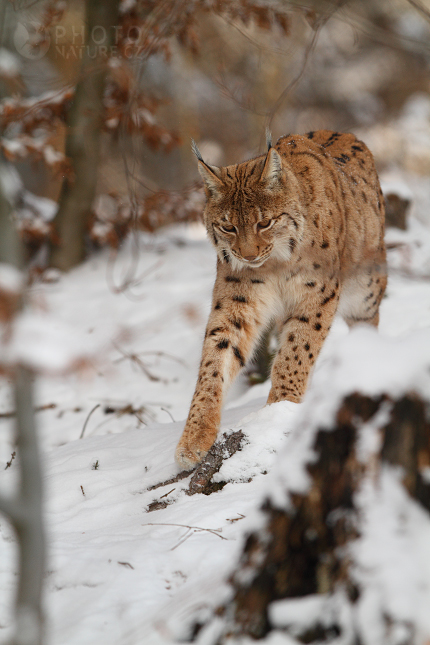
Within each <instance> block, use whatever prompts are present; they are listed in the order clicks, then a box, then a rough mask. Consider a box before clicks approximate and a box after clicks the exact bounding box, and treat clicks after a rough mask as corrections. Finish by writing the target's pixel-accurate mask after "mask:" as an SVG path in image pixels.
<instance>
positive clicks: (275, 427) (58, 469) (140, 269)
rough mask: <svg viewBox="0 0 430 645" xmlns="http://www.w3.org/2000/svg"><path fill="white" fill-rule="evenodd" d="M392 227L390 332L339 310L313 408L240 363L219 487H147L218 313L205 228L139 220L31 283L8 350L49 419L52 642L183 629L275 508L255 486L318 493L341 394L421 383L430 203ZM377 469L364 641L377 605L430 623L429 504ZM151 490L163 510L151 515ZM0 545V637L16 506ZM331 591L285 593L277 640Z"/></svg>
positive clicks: (367, 533)
mask: <svg viewBox="0 0 430 645" xmlns="http://www.w3.org/2000/svg"><path fill="white" fill-rule="evenodd" d="M411 190H412V192H414V185H411ZM414 195H415V192H414ZM422 203H423V204H425V201H423V202H422ZM45 210H46V209H45ZM426 222H427V223H426ZM387 239H389V240H391V241H395V242H396V243H398V244H399V245H400V246H396V248H393V249H392V250H390V252H389V267H390V282H389V287H388V291H387V298H386V299H384V300H383V302H382V306H381V323H380V331H379V333H376V331H374V330H372V329H366V328H357V329H355V330H353V331H352V332H348V330H347V327H346V325H345V324H344V323H343V321H341V320H338V321H336V322H335V324H334V325H333V328H332V330H331V332H330V335H329V337H328V338H327V340H326V343H325V345H324V348H323V351H322V352H321V355H320V357H319V359H318V361H317V364H316V367H315V371H314V374H313V377H312V382H311V386H310V388H309V390H308V392H307V394H306V397H305V401H304V403H303V404H302V405H300V406H298V405H295V404H293V403H288V402H282V403H277V404H274V405H272V406H270V407H263V406H264V402H265V399H266V397H267V394H268V389H269V385H268V384H262V385H259V386H255V387H253V388H251V389H250V388H248V386H247V384H246V380H245V379H244V378H241V379H240V380H239V381H238V383H237V385H235V387H234V388H233V390H232V393H231V395H230V397H229V401H228V404H227V406H226V409H225V411H224V415H223V421H222V428H221V429H222V431H224V432H232V431H234V430H235V429H239V428H241V429H242V430H243V433H244V435H245V444H244V446H243V449H242V450H241V451H240V452H237V453H236V454H235V455H233V456H232V457H231V458H230V459H228V460H226V461H225V462H224V464H223V466H222V468H221V470H220V472H219V473H218V474H217V475H216V476H215V479H216V480H217V481H223V482H227V483H226V485H225V486H224V487H223V488H222V489H221V490H219V491H218V492H216V493H213V494H211V495H210V496H202V495H194V496H188V495H186V494H185V490H186V488H187V486H188V484H189V479H190V476H189V477H187V478H185V479H182V480H180V481H178V482H175V483H172V484H168V483H167V484H164V485H161V486H159V487H156V488H152V489H151V487H154V486H157V485H158V484H163V482H166V481H167V480H169V479H171V478H173V477H175V475H176V474H177V473H178V467H177V466H176V464H175V462H174V459H173V453H174V448H175V445H176V443H177V441H178V439H179V436H180V434H181V431H182V428H183V424H184V419H185V417H186V415H187V412H188V406H189V404H190V400H191V396H192V393H193V390H194V385H195V378H196V374H197V368H198V364H199V359H200V350H201V344H202V340H203V334H204V327H205V323H206V318H207V315H208V312H209V308H210V295H211V287H212V283H213V279H214V274H215V254H214V252H213V250H212V249H211V248H210V245H209V243H208V242H207V241H206V240H205V239H204V238H203V236H202V228H201V226H197V225H193V226H190V227H185V226H183V227H173V228H171V229H169V230H166V231H165V232H162V233H159V234H157V235H155V236H149V235H144V234H141V235H137V234H136V235H134V236H132V237H130V239H129V240H127V241H126V243H125V244H124V246H123V248H122V249H121V251H120V252H119V253H118V254H117V255H114V254H111V253H109V252H107V251H104V252H101V253H99V254H97V255H94V256H93V257H92V258H91V259H90V260H89V261H88V262H87V263H86V264H84V265H82V266H81V267H79V268H77V269H76V270H74V271H73V272H71V273H69V274H67V275H58V274H57V275H56V276H55V277H56V279H55V281H54V280H51V279H50V278H49V279H48V276H47V280H46V281H40V282H37V283H35V284H34V285H33V287H32V292H31V301H32V310H31V311H29V312H28V313H26V314H23V316H22V317H20V318H19V320H18V324H17V325H16V329H15V332H14V333H15V334H16V336H15V340H12V343H11V345H10V349H9V350H8V351H9V352H10V354H9V359H8V360H10V361H12V360H18V359H19V360H21V361H22V362H27V364H31V365H32V366H33V367H34V368H35V369H37V370H41V371H42V372H43V374H42V376H40V377H38V378H37V380H36V398H37V412H36V420H37V423H38V428H39V436H40V441H41V446H42V452H43V475H44V486H45V499H46V502H45V516H46V521H47V531H48V539H49V559H48V565H47V574H46V580H45V610H46V614H47V626H48V627H47V628H48V637H49V642H52V643H55V644H56V645H63V644H64V645H75V644H76V645H77V644H78V643H79V645H86V644H88V645H89V644H91V645H93V644H97V643H103V645H118V644H120V645H122V644H124V645H125V644H130V645H133V644H137V643H143V642H144V643H145V644H149V645H162V644H163V645H166V644H172V643H174V642H176V641H177V639H184V638H186V637H187V636H189V635H190V633H191V632H192V630H193V627H194V625H195V624H196V623H197V622H199V621H200V622H202V621H204V620H205V619H206V618H207V617H208V616H209V615H210V612H211V610H212V609H213V608H214V607H216V606H217V604H219V603H220V602H223V601H224V600H225V599H226V598H228V597H229V594H230V593H231V591H230V588H229V586H228V583H227V582H226V581H227V579H228V576H229V575H230V573H231V571H232V570H233V569H234V567H235V565H236V563H237V560H238V558H239V555H240V553H241V550H242V548H243V541H244V538H245V536H246V534H247V533H248V532H249V531H250V530H251V529H252V528H255V527H257V526H260V525H261V523H262V521H263V520H262V515H261V514H260V513H259V511H258V508H259V505H260V503H261V501H262V500H263V499H264V498H265V497H267V496H268V495H271V497H272V500H273V501H274V503H276V504H278V503H279V504H281V503H285V502H286V501H287V493H286V491H293V490H294V491H305V490H306V489H307V486H308V484H309V476H308V474H307V471H306V468H305V465H306V463H309V461H311V460H312V459H313V458H314V455H313V451H312V439H313V436H314V433H315V428H316V427H317V426H319V427H327V428H328V427H329V426H330V423H331V421H332V419H333V415H334V413H335V410H336V406H337V405H338V403H339V402H340V400H341V398H342V397H343V396H344V395H345V394H347V393H349V392H352V391H354V390H360V391H362V392H364V393H366V394H369V395H371V396H374V395H376V394H378V393H381V392H384V391H390V392H391V393H392V394H393V395H395V396H397V395H400V394H401V393H404V392H407V391H410V390H413V391H416V392H419V393H422V394H423V393H427V394H428V391H429V386H430V383H429V379H430V371H429V367H430V284H429V282H428V280H426V279H423V275H424V274H428V270H429V269H430V267H429V258H430V230H429V226H428V214H427V213H424V212H423V211H422V210H419V211H418V212H417V211H415V216H414V217H412V218H411V220H410V225H409V227H408V230H407V231H404V232H402V231H393V230H390V231H389V232H388V233H387ZM417 273H418V277H417V275H416V274H417ZM77 364H79V366H80V369H79V370H78V371H75V369H72V367H75V366H76V365H77ZM59 373H61V374H62V375H60V376H58V374H59ZM1 385H2V387H1V388H0V414H2V415H4V414H5V413H8V412H10V411H11V410H12V409H13V402H12V397H11V391H10V388H9V387H8V383H7V380H6V378H3V381H2V384H1ZM387 412H388V411H387V410H385V411H382V412H381V415H380V417H379V419H377V420H376V421H375V420H374V423H369V424H366V425H365V426H363V428H361V438H360V443H359V447H360V455H361V458H362V459H363V460H364V461H365V460H366V459H368V458H369V456H371V455H372V454H373V453H374V452H375V451H376V450H377V449H378V437H377V431H378V426H379V425H380V424H381V423H383V420H384V414H387ZM172 417H173V419H174V421H172ZM0 423H1V424H2V426H3V427H2V430H3V431H2V433H1V435H0V437H1V441H0V461H1V463H4V464H6V462H8V461H9V459H10V456H11V453H12V452H13V450H14V444H13V436H12V432H11V428H12V423H13V419H10V418H8V417H6V416H0ZM82 434H83V438H82V439H80V436H81V435H82ZM18 458H19V457H17V459H18ZM17 459H15V460H14V461H13V463H12V465H11V466H10V467H9V468H7V469H5V470H3V469H2V470H1V471H0V490H2V491H5V492H10V491H11V490H12V489H13V486H14V485H16V480H17V472H18V471H17V463H18V462H17ZM378 481H379V488H377V487H375V485H374V482H372V480H371V479H369V480H366V482H365V484H364V486H363V488H362V490H361V491H360V494H359V496H358V499H357V503H358V504H359V505H360V508H361V509H362V513H363V532H362V535H361V537H360V539H359V540H357V541H356V542H355V543H354V545H353V546H351V549H352V551H351V554H352V556H353V557H354V562H355V569H354V575H355V576H356V579H357V581H359V582H361V583H363V584H365V585H366V589H367V591H366V594H363V597H362V598H361V599H360V602H359V603H358V605H357V616H355V618H354V620H358V617H359V616H361V615H362V616H364V620H363V623H366V625H367V626H366V628H365V632H363V634H362V638H363V643H366V644H367V643H369V644H370V643H372V645H373V644H377V643H379V642H382V641H381V640H378V638H379V636H378V634H379V633H380V631H378V630H381V625H380V624H379V623H378V619H377V616H378V614H377V613H376V610H377V609H378V608H382V609H383V610H384V611H385V612H386V613H387V615H389V616H392V615H395V616H397V617H398V620H397V622H396V623H395V625H394V626H393V631H392V640H390V643H391V642H392V643H393V644H395V643H400V642H402V641H401V637H402V634H403V635H404V634H405V630H407V629H409V628H408V625H409V624H410V623H412V622H413V623H414V624H416V625H417V629H418V630H419V636H420V638H419V639H418V640H417V641H416V642H417V643H418V642H420V643H421V642H424V640H425V639H429V638H430V621H429V617H428V612H427V611H426V607H428V606H429V605H430V590H429V582H428V581H429V580H430V571H429V563H430V547H429V545H430V521H429V517H428V514H427V513H425V512H424V511H423V510H422V509H421V508H420V507H419V506H418V505H417V504H415V503H414V502H411V500H409V499H408V498H407V496H406V493H405V492H404V490H403V488H402V487H401V485H400V483H399V476H398V473H397V471H395V469H388V468H387V469H386V470H384V472H383V473H382V474H381V475H380V478H379V480H378ZM158 500H161V501H167V502H168V505H167V506H166V507H165V508H160V509H159V510H153V511H150V510H149V509H150V505H151V504H152V502H154V501H158ZM0 543H1V548H0V589H1V594H0V640H5V639H7V638H8V637H10V635H11V629H12V627H11V626H12V608H13V592H14V588H15V583H16V575H15V571H16V566H17V563H16V543H15V538H14V535H13V532H12V529H11V527H10V526H9V525H8V523H7V522H6V521H5V520H4V519H3V518H0ZM324 602H325V600H324V599H322V598H318V599H313V598H308V599H307V600H306V602H305V603H303V602H302V601H299V600H288V601H281V602H280V603H279V604H276V605H273V607H272V608H271V612H272V616H273V620H274V623H275V625H276V629H275V630H274V631H273V632H271V633H270V634H269V635H268V637H267V638H266V639H265V643H267V644H270V645H280V644H281V643H282V644H283V645H292V644H293V643H296V641H295V639H294V637H293V636H292V635H291V634H290V635H287V634H286V633H284V632H283V631H282V629H283V626H284V625H285V624H287V623H288V624H290V623H289V622H288V621H289V618H288V617H289V616H292V615H294V617H295V618H294V620H295V621H298V622H300V620H305V621H310V620H311V618H312V615H313V616H317V615H319V614H318V612H320V613H321V611H322V613H324V611H325V610H324V609H321V605H324ZM294 603H296V604H294ZM297 603H298V604H297ZM300 603H302V604H300ZM312 603H314V604H312ZM324 606H325V605H324ZM330 607H331V610H332V611H333V612H334V614H333V615H336V616H337V617H338V618H339V617H340V618H339V620H340V621H341V624H343V625H345V634H347V633H348V625H349V629H350V625H351V620H352V618H351V616H350V614H349V613H348V611H349V610H348V609H347V604H346V601H345V599H344V598H343V597H342V595H341V594H339V595H338V596H336V598H334V600H333V599H332V603H331V605H330ZM221 629H222V620H221V619H220V618H216V619H215V620H213V621H211V622H210V623H208V625H207V626H206V627H205V628H204V629H203V630H202V631H201V632H200V634H199V636H198V643H200V644H201V645H203V644H207V645H209V643H210V644H212V643H214V642H215V641H216V635H217V634H218V633H219V632H220V630H221ZM390 638H391V636H390ZM232 642H233V641H232ZM239 642H240V643H241V644H242V645H245V644H246V645H248V643H250V642H251V641H249V639H241V640H237V643H239ZM345 642H347V641H345Z"/></svg>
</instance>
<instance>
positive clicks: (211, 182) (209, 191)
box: [191, 139, 223, 197]
mask: <svg viewBox="0 0 430 645" xmlns="http://www.w3.org/2000/svg"><path fill="white" fill-rule="evenodd" d="M191 149H192V151H193V152H194V154H195V155H196V157H197V159H198V165H199V173H200V176H201V178H202V179H203V181H204V183H205V191H206V195H207V196H208V197H217V196H218V195H219V193H220V191H221V187H222V186H223V182H222V180H221V179H220V177H219V175H220V169H219V168H217V167H216V166H209V164H207V163H206V162H205V161H203V157H202V155H201V152H200V150H199V149H198V147H197V144H196V142H195V141H194V139H191Z"/></svg>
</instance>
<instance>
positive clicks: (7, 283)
mask: <svg viewBox="0 0 430 645" xmlns="http://www.w3.org/2000/svg"><path fill="white" fill-rule="evenodd" d="M23 283H24V276H23V274H22V272H21V271H20V270H19V269H16V268H15V267H13V266H12V265H11V264H4V263H0V290H1V291H6V292H9V293H15V294H19V293H20V292H21V289H22V287H23Z"/></svg>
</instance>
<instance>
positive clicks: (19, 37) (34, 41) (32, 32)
mask: <svg viewBox="0 0 430 645" xmlns="http://www.w3.org/2000/svg"><path fill="white" fill-rule="evenodd" d="M13 42H14V45H15V48H16V51H17V52H18V53H19V54H21V56H23V57H24V58H27V59H30V60H39V59H40V58H43V56H45V54H46V52H47V51H48V49H49V46H50V44H51V37H50V35H49V31H48V30H47V29H45V27H43V25H42V24H41V23H40V22H37V21H35V20H28V21H26V22H25V23H23V22H18V24H17V26H16V29H15V33H14V35H13Z"/></svg>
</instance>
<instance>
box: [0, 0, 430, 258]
mask: <svg viewBox="0 0 430 645" xmlns="http://www.w3.org/2000/svg"><path fill="white" fill-rule="evenodd" d="M1 6H2V16H1V19H0V22H1V26H2V49H1V57H0V78H1V88H2V95H3V97H4V98H3V100H2V104H1V107H0V127H1V131H2V138H1V144H0V145H1V148H2V153H3V156H4V157H5V158H6V159H7V160H8V161H9V162H12V163H13V164H14V165H15V167H16V169H17V170H18V172H19V175H20V177H21V180H22V182H23V190H22V191H21V192H20V195H19V198H18V203H17V204H16V208H15V212H16V216H17V221H18V226H19V228H20V231H21V235H22V237H23V239H24V240H25V242H26V243H27V247H28V251H29V253H30V255H31V256H32V257H34V255H35V253H36V251H37V250H38V249H39V248H40V247H41V246H42V245H43V243H44V242H46V241H49V242H50V245H51V248H52V254H51V264H52V265H54V266H57V267H59V268H61V269H68V268H70V267H71V266H73V265H75V264H77V263H78V262H79V261H80V260H81V259H82V258H83V256H84V254H85V252H88V250H89V248H90V247H89V246H88V240H90V241H91V242H90V244H92V245H96V246H100V245H104V244H110V245H111V246H117V245H118V244H119V243H120V241H121V239H122V238H123V237H124V235H125V234H126V233H127V231H128V230H129V229H130V227H132V226H137V227H141V228H144V229H146V230H155V229H156V228H158V227H159V226H161V225H164V224H166V223H169V222H171V221H183V220H192V219H198V218H199V217H200V214H201V210H202V204H203V197H202V193H201V191H200V190H199V184H198V182H197V176H198V175H197V172H196V164H195V161H194V159H193V157H192V155H191V154H190V138H191V137H192V138H194V139H195V140H196V141H197V142H198V143H199V147H200V149H201V151H202V154H203V156H204V158H206V159H207V160H208V161H209V162H210V163H212V164H215V165H217V164H218V165H222V164H231V163H236V162H239V161H241V160H244V159H246V158H247V157H250V156H253V155H256V154H259V153H261V151H262V150H263V141H264V130H265V127H266V126H269V127H270V128H271V130H272V132H273V136H274V140H276V139H277V138H278V136H280V135H282V134H286V133H288V132H299V133H300V132H306V131H308V130H316V129H319V128H326V129H333V130H339V131H353V132H355V133H356V134H358V136H359V137H360V136H362V137H363V138H364V139H365V141H366V143H368V145H369V146H370V148H371V150H372V151H373V153H374V155H375V157H376V161H377V166H378V169H379V170H380V171H383V170H386V169H389V168H391V167H393V166H395V167H397V168H399V169H403V170H406V171H410V172H413V173H417V174H418V175H420V176H426V175H428V173H429V172H430V146H429V132H428V128H424V130H423V128H422V124H423V122H424V123H427V124H428V118H429V115H430V99H429V92H430V81H429V60H430V44H429V43H430V38H429V35H430V10H429V7H428V5H426V4H425V2H423V1H422V0H378V2H375V1H372V0H348V1H346V0H336V1H332V0H313V1H309V2H296V1H294V0H293V1H288V2H287V1H285V0H284V1H282V0H281V1H279V2H272V1H269V2H267V1H266V2H254V1H253V0H205V1H203V2H202V1H200V0H199V1H196V0H194V1H180V0H165V1H151V0H144V1H140V2H139V1H138V0H136V1H134V0H123V1H122V2H118V1H116V2H114V1H113V0H109V1H107V2H104V3H101V2H90V1H88V2H87V3H86V4H85V3H84V2H82V1H79V0H71V1H69V2H66V1H64V0H57V1H55V2H54V1H48V2H41V1H40V2H37V1H36V2H34V1H33V0H31V1H30V0H12V1H10V2H9V1H3V3H2V5H1ZM423 120H424V121H423ZM77 193H79V197H77V196H76V195H77ZM39 198H45V199H49V200H52V201H51V202H46V201H43V199H39ZM58 202H59V203H60V206H59V209H58V213H57V215H56V217H54V216H55V213H56V211H57V206H56V204H57V203H58ZM73 231H75V234H74V233H73ZM85 235H88V240H87V242H86V246H85V247H84V246H82V245H80V242H79V240H82V239H83V237H84V236H85ZM65 238H68V241H67V240H66V239H65ZM61 245H63V247H64V245H66V246H67V245H69V246H70V247H73V248H74V251H72V250H70V249H65V248H63V247H62V246H61ZM61 249H62V250H61ZM38 262H39V264H41V266H44V265H46V263H47V262H49V260H48V258H47V256H46V253H45V255H42V256H41V257H39V258H38Z"/></svg>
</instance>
